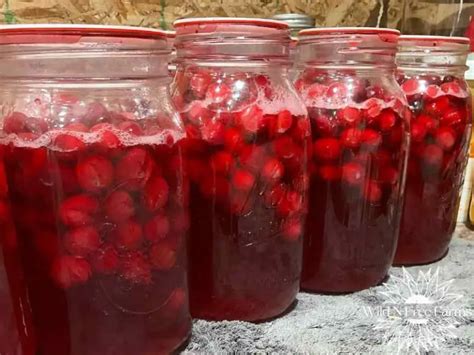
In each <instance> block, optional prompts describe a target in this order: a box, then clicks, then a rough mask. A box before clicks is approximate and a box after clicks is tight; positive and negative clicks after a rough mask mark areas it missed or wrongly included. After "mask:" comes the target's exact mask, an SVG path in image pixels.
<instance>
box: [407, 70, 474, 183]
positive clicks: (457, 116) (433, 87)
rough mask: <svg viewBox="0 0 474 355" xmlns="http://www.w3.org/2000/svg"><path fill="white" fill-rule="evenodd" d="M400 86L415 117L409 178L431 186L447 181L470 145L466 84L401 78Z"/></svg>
mask: <svg viewBox="0 0 474 355" xmlns="http://www.w3.org/2000/svg"><path fill="white" fill-rule="evenodd" d="M398 82H399V84H400V85H401V87H402V89H403V91H404V92H405V94H406V96H407V99H408V102H409V104H410V108H411V110H412V114H413V115H412V121H411V149H410V161H409V165H408V176H409V177H411V176H413V177H418V178H422V179H423V180H425V181H431V182H433V181H439V180H440V179H442V178H443V177H444V178H446V177H447V176H449V175H451V174H452V173H453V168H454V165H455V162H456V160H457V159H458V156H459V154H460V150H463V149H465V147H466V143H467V142H466V129H467V128H466V126H467V124H468V120H469V117H470V116H469V113H468V98H467V93H466V87H465V84H463V82H462V81H460V80H458V79H456V78H455V77H453V76H449V75H448V76H444V77H440V76H421V77H409V76H405V75H399V77H398ZM461 158H462V157H461Z"/></svg>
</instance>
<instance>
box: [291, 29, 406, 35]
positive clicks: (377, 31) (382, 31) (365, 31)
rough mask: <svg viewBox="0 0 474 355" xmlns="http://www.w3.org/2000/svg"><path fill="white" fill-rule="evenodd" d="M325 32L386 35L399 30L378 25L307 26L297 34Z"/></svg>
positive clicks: (322, 33) (397, 33)
mask: <svg viewBox="0 0 474 355" xmlns="http://www.w3.org/2000/svg"><path fill="white" fill-rule="evenodd" d="M326 34H347V35H351V34H354V35H357V34H377V35H378V34H381V35H383V34H388V35H397V36H399V35H400V31H399V30H394V29H392V28H378V27H324V28H308V29H306V30H302V31H300V32H299V36H300V37H303V36H314V35H326Z"/></svg>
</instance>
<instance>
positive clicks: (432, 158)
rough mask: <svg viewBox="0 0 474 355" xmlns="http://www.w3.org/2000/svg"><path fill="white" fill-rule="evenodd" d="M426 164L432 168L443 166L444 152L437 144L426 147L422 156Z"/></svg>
mask: <svg viewBox="0 0 474 355" xmlns="http://www.w3.org/2000/svg"><path fill="white" fill-rule="evenodd" d="M422 158H423V161H424V162H425V164H427V165H430V166H441V163H442V162H443V150H442V149H441V148H440V147H438V146H437V145H435V144H430V145H427V146H426V147H425V149H424V150H423V155H422Z"/></svg>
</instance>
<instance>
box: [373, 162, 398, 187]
mask: <svg viewBox="0 0 474 355" xmlns="http://www.w3.org/2000/svg"><path fill="white" fill-rule="evenodd" d="M378 177H379V179H380V180H381V181H382V182H384V183H387V184H390V185H394V184H396V183H397V181H398V171H397V169H395V168H392V167H391V166H386V167H383V168H381V169H380V171H379V175H378Z"/></svg>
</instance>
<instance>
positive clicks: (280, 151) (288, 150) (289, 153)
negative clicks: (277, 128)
mask: <svg viewBox="0 0 474 355" xmlns="http://www.w3.org/2000/svg"><path fill="white" fill-rule="evenodd" d="M273 150H274V151H275V153H276V154H277V155H278V156H279V157H281V158H284V159H290V158H292V157H294V156H295V155H296V154H299V153H301V152H300V148H299V147H298V146H297V145H296V144H295V143H294V142H293V140H292V139H291V138H290V137H287V136H281V137H279V138H277V139H275V141H274V142H273Z"/></svg>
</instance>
